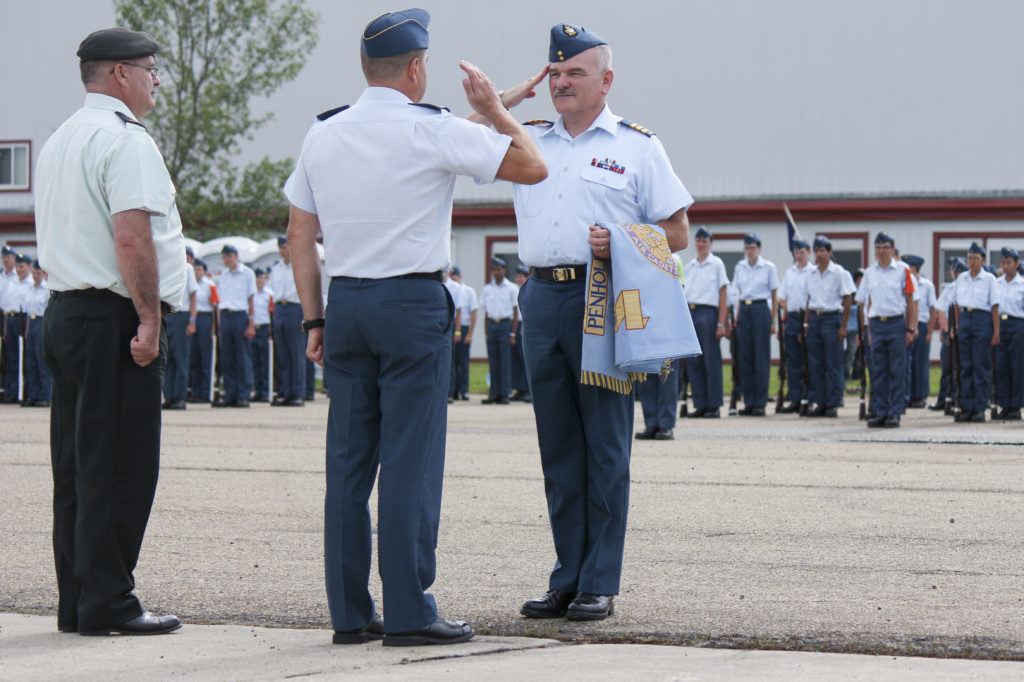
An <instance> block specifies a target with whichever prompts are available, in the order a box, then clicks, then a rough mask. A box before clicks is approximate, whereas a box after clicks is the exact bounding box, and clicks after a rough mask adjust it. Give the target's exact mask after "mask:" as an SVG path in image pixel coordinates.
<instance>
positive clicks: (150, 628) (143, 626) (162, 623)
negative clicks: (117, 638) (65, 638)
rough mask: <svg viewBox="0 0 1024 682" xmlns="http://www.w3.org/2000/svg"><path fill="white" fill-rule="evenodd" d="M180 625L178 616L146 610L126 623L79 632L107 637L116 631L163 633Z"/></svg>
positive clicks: (118, 632) (138, 633) (128, 633)
mask: <svg viewBox="0 0 1024 682" xmlns="http://www.w3.org/2000/svg"><path fill="white" fill-rule="evenodd" d="M180 627H181V621H180V620H178V617H177V616H154V615H153V614H152V613H150V612H149V611H144V612H143V614H142V615H141V616H139V617H138V618H132V619H131V620H130V621H128V622H126V623H121V624H120V625H115V626H112V627H109V628H101V629H99V630H81V631H79V633H78V634H80V635H84V636H86V637H105V636H107V635H112V634H114V633H117V634H120V635H163V634H166V633H168V632H174V631H175V630H177V629H178V628H180Z"/></svg>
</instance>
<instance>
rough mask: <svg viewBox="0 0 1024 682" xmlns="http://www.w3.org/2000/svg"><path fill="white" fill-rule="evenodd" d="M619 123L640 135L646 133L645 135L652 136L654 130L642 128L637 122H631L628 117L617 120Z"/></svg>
mask: <svg viewBox="0 0 1024 682" xmlns="http://www.w3.org/2000/svg"><path fill="white" fill-rule="evenodd" d="M619 125H624V126H626V127H627V128H629V129H631V130H635V131H637V132H638V133H640V134H641V135H646V136H647V137H654V132H653V131H652V130H650V129H648V128H644V127H643V126H642V125H640V124H639V123H633V122H632V121H630V120H629V119H625V118H624V119H622V120H621V121H619Z"/></svg>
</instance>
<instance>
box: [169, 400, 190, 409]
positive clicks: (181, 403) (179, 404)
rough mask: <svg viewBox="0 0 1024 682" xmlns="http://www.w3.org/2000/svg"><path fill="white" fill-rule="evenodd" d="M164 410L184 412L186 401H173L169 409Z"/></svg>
mask: <svg viewBox="0 0 1024 682" xmlns="http://www.w3.org/2000/svg"><path fill="white" fill-rule="evenodd" d="M164 409H165V410H184V409H186V407H185V401H184V400H172V401H171V402H170V403H169V404H168V405H167V407H165V408H164Z"/></svg>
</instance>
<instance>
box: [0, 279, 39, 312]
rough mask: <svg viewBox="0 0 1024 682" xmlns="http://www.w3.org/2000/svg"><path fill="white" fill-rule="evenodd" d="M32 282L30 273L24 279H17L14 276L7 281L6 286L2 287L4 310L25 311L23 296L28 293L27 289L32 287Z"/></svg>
mask: <svg viewBox="0 0 1024 682" xmlns="http://www.w3.org/2000/svg"><path fill="white" fill-rule="evenodd" d="M33 284H34V282H33V281H32V275H29V276H28V277H26V278H25V279H18V278H17V277H15V278H14V279H13V280H11V281H10V282H8V283H7V288H6V289H4V297H3V309H4V312H8V313H23V312H25V297H26V296H27V295H28V291H29V289H31V288H32V285H33Z"/></svg>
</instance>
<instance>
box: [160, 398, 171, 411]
mask: <svg viewBox="0 0 1024 682" xmlns="http://www.w3.org/2000/svg"><path fill="white" fill-rule="evenodd" d="M170 405H171V401H170V400H165V401H163V402H162V403H160V409H161V410H166V409H167V408H168V407H170Z"/></svg>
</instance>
